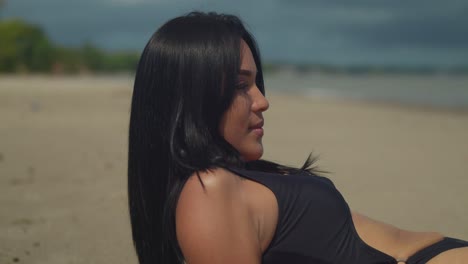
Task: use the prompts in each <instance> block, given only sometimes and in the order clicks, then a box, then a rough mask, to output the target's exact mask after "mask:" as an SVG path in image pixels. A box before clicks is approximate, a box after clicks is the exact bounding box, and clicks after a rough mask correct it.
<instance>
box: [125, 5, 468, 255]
mask: <svg viewBox="0 0 468 264" xmlns="http://www.w3.org/2000/svg"><path fill="white" fill-rule="evenodd" d="M268 107H269V105H268V101H267V99H266V98H265V88H264V84H263V74H262V67H261V62H260V55H259V52H258V50H257V47H256V44H255V41H254V39H253V37H252V36H251V35H250V34H249V33H248V32H247V31H246V29H245V28H244V26H243V25H242V23H241V21H240V20H239V19H238V18H236V17H234V16H230V15H218V14H215V13H208V14H206V13H198V12H194V13H190V14H188V15H186V16H182V17H177V18H175V19H172V20H170V21H169V22H167V23H166V24H164V25H163V26H162V27H161V28H160V29H159V30H158V31H157V32H156V33H155V34H154V35H153V36H152V37H151V39H150V40H149V42H148V44H147V45H146V47H145V49H144V51H143V53H142V55H141V59H140V63H139V66H138V70H137V74H136V78H135V86H134V91H133V98H132V107H131V118H130V137H129V160H128V188H129V189H128V191H129V206H130V215H131V223H132V231H133V240H134V243H135V247H136V251H137V254H138V257H139V261H140V263H142V264H149V263H184V262H186V263H189V264H201V263H214V264H216V263H223V264H229V263H236V264H238V263H246V264H254V263H257V264H258V263H265V264H272V263H300V264H307V263H310V264H312V263H314V264H315V263H336V264H340V263H343V264H353V263H356V264H377V263H379V264H382V263H395V264H396V263H407V264H421V263H430V264H437V263H468V242H466V241H461V240H457V239H452V238H446V237H443V236H442V235H441V234H439V233H434V232H410V231H405V230H401V229H398V228H396V227H393V226H391V225H388V224H385V223H381V222H378V221H375V220H372V219H370V218H368V217H365V216H363V215H360V214H358V213H355V212H351V211H350V209H349V207H348V205H347V203H346V202H345V200H344V199H343V197H342V196H341V195H340V193H339V191H338V190H337V189H336V188H335V187H334V185H333V183H332V182H331V181H330V180H329V179H327V178H325V177H322V176H318V175H317V173H315V170H314V168H311V165H312V162H313V160H311V159H310V157H309V159H308V160H307V161H306V162H305V164H304V166H303V167H302V168H291V167H287V166H283V165H280V164H275V163H272V162H268V161H264V160H261V159H260V158H261V156H262V154H263V145H262V136H263V132H264V131H263V128H262V126H263V122H264V119H263V116H262V113H263V112H264V111H266V110H267V109H268Z"/></svg>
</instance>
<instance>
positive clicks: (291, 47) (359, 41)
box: [0, 0, 468, 64]
mask: <svg viewBox="0 0 468 264" xmlns="http://www.w3.org/2000/svg"><path fill="white" fill-rule="evenodd" d="M194 9H197V10H205V11H208V10H214V11H218V12H228V13H233V14H236V15H240V16H241V17H242V18H243V20H244V21H245V22H246V23H247V25H248V26H249V28H250V29H251V31H252V32H253V33H254V35H255V36H256V38H257V40H258V42H259V44H260V47H261V50H262V53H263V55H264V58H266V59H269V60H289V61H302V62H324V63H327V62H328V63H338V64H350V63H384V64H385V63H392V64H424V63H428V64H459V63H466V61H467V58H468V27H467V26H466V25H468V2H466V1H459V0H450V1H439V0H425V1H423V0H415V1H407V0H392V1H376V0H353V1H344V0H343V1H336V0H315V1H309V0H288V1H286V0H276V1H274V0H257V1H247V0H238V1H236V2H228V1H215V0H191V1H190V0H171V1H169V0H151V1H150V0H81V1H72V0H68V1H65V0H41V1H35V0H12V1H9V2H7V4H6V7H5V9H4V10H3V11H2V13H0V14H2V15H3V17H12V16H19V17H21V18H22V19H25V20H28V21H30V22H34V23H38V24H40V25H42V26H43V27H44V28H45V30H46V32H47V33H48V34H49V35H50V36H51V37H52V38H53V39H54V40H55V41H57V42H59V43H62V44H67V45H70V44H71V45H80V44H81V43H83V42H84V41H92V42H94V43H96V44H98V45H99V46H102V47H105V48H110V49H138V50H139V49H141V48H142V47H143V46H144V44H145V43H146V41H147V40H148V38H149V37H150V36H151V34H152V33H153V32H154V31H155V30H156V29H157V28H158V27H159V26H160V25H161V24H162V23H164V22H165V21H167V20H168V19H170V18H172V17H174V16H177V15H181V14H183V13H186V12H188V11H191V10H194Z"/></svg>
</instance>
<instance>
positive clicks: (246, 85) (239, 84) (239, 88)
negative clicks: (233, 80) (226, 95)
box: [236, 82, 249, 90]
mask: <svg viewBox="0 0 468 264" xmlns="http://www.w3.org/2000/svg"><path fill="white" fill-rule="evenodd" d="M248 87H249V85H248V84H247V83H244V82H242V83H238V84H237V85H236V89H237V90H245V89H247V88H248Z"/></svg>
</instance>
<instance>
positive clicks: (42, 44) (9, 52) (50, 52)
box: [0, 20, 139, 74]
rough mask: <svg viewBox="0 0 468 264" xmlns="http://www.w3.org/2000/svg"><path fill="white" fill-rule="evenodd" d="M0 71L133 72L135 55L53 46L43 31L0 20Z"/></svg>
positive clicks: (88, 46) (88, 48) (88, 47)
mask: <svg viewBox="0 0 468 264" xmlns="http://www.w3.org/2000/svg"><path fill="white" fill-rule="evenodd" d="M0 36H1V41H0V72H3V73H55V74H64V73H87V72H97V73H115V72H133V71H134V70H135V69H136V65H137V63H138V59H139V55H138V53H136V52H105V51H103V50H101V49H99V48H97V47H95V46H94V45H92V44H91V43H86V44H85V45H83V46H82V47H79V48H66V47H61V46H59V45H56V44H54V43H53V42H52V41H51V40H50V39H49V38H48V37H47V35H46V34H45V33H44V32H43V30H42V29H41V28H40V27H38V26H35V25H31V24H28V23H25V22H23V21H21V20H10V21H0Z"/></svg>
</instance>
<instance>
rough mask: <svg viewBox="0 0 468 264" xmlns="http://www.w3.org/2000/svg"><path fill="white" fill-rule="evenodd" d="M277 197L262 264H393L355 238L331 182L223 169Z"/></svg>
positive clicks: (309, 176) (301, 175) (347, 213)
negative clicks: (271, 232) (273, 227)
mask: <svg viewBox="0 0 468 264" xmlns="http://www.w3.org/2000/svg"><path fill="white" fill-rule="evenodd" d="M227 169H228V170H230V171H232V172H233V173H236V174H238V175H239V176H241V177H243V178H247V179H250V180H253V181H256V182H258V183H260V184H263V185H264V186H266V187H267V188H269V189H270V190H271V191H272V192H273V194H274V195H275V196H276V200H277V203H278V224H277V226H276V231H275V234H274V236H273V239H272V241H271V243H270V245H269V246H268V248H267V249H266V250H265V252H264V253H263V258H262V263H263V264H280V263H281V264H284V263H286V264H296V263H297V264H319V263H320V264H322V263H323V264H325V263H327V264H332V263H333V264H396V263H397V261H396V260H395V259H394V258H393V257H392V256H390V255H387V254H385V253H383V252H381V251H379V250H377V249H375V248H373V247H371V246H369V245H367V244H366V243H365V242H364V241H362V239H361V238H360V237H359V235H358V234H357V231H356V229H355V227H354V223H353V220H352V217H351V211H350V209H349V206H348V204H347V203H346V201H345V200H344V198H343V196H342V195H341V194H340V192H339V191H338V190H337V189H336V188H335V186H334V184H333V183H332V181H331V180H329V179H328V178H325V177H321V176H317V175H313V174H311V173H309V172H306V171H304V172H300V173H298V174H291V175H281V174H275V173H267V172H260V171H250V170H244V169H235V168H227Z"/></svg>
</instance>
